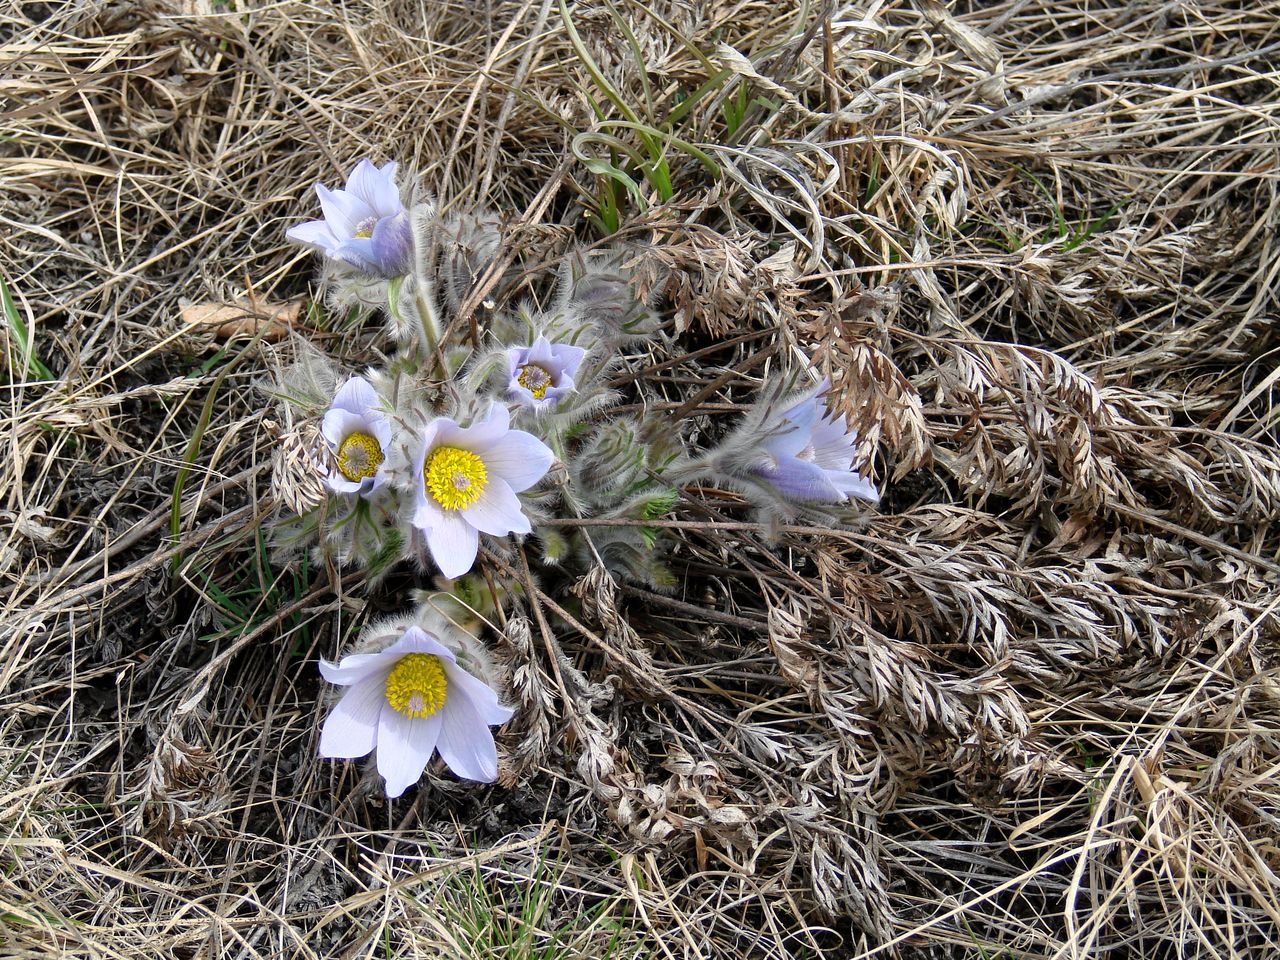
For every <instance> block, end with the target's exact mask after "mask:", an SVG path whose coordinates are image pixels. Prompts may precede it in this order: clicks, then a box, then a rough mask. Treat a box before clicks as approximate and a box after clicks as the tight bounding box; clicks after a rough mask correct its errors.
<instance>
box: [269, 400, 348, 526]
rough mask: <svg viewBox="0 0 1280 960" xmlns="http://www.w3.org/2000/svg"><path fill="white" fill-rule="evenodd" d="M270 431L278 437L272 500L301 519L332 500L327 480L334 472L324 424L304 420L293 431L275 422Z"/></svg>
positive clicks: (274, 458)
mask: <svg viewBox="0 0 1280 960" xmlns="http://www.w3.org/2000/svg"><path fill="white" fill-rule="evenodd" d="M269 429H271V430H272V431H273V432H275V433H276V435H277V440H276V445H275V449H274V450H273V451H272V453H271V496H272V498H273V499H274V500H275V502H276V503H277V504H279V505H280V506H282V507H285V508H287V509H289V510H291V511H292V512H293V513H295V514H297V515H299V516H302V515H303V514H306V513H310V512H311V511H312V510H314V509H315V508H316V507H318V506H320V504H322V503H324V501H325V498H326V497H328V495H329V491H328V490H327V489H326V488H325V485H324V478H325V477H327V476H328V475H329V474H330V472H331V471H332V470H333V464H332V463H331V462H330V461H331V459H332V456H331V454H330V452H329V446H328V444H326V443H325V442H324V437H322V436H321V435H320V421H319V420H318V419H316V418H312V419H309V420H303V421H301V422H300V423H298V424H296V425H295V426H294V427H293V428H292V429H281V428H280V427H279V426H278V425H276V424H275V423H274V422H271V426H270V427H269Z"/></svg>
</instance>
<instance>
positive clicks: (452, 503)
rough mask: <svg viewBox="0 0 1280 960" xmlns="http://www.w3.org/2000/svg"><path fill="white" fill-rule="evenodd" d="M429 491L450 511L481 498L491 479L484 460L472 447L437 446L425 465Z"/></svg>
mask: <svg viewBox="0 0 1280 960" xmlns="http://www.w3.org/2000/svg"><path fill="white" fill-rule="evenodd" d="M422 478H423V480H424V481H426V484H427V491H428V492H429V493H430V494H431V496H433V497H434V498H435V501H436V503H438V504H440V506H442V507H444V508H445V509H446V510H461V509H463V508H464V507H469V506H471V505H472V504H473V503H475V502H476V501H477V500H479V499H480V494H482V493H484V488H485V485H486V484H487V483H488V482H489V471H488V470H486V469H485V467H484V461H483V460H481V459H480V458H479V457H478V456H477V455H476V454H474V453H472V452H471V451H470V450H460V449H458V448H457V447H436V448H435V449H434V450H432V451H431V453H430V454H428V455H427V462H426V463H425V464H424V465H423V468H422Z"/></svg>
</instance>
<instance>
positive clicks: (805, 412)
mask: <svg viewBox="0 0 1280 960" xmlns="http://www.w3.org/2000/svg"><path fill="white" fill-rule="evenodd" d="M829 387H830V384H829V383H827V382H826V381H823V383H822V384H821V386H819V387H818V388H817V389H816V390H812V391H810V392H809V393H808V394H806V395H805V396H803V397H802V398H801V399H800V400H799V401H798V402H796V403H794V404H793V405H792V406H790V407H788V408H787V409H786V410H784V411H782V413H781V414H780V415H779V419H778V422H777V423H776V424H774V428H773V430H772V431H771V432H770V433H769V434H768V435H767V436H766V437H765V438H764V444H763V446H764V453H765V456H764V460H763V462H762V463H760V464H759V465H757V466H756V467H755V469H754V471H753V472H754V473H755V474H756V476H758V477H759V478H760V479H762V480H764V481H765V482H767V483H769V484H770V485H771V486H772V487H774V489H776V490H777V491H778V492H779V493H781V494H782V495H783V496H784V497H787V498H788V499H791V500H798V501H805V502H811V503H844V502H845V501H847V500H849V499H850V498H851V497H860V498H861V499H863V500H870V501H871V502H872V503H874V502H876V501H877V500H879V499H880V491H879V490H877V489H876V486H875V484H874V483H872V482H871V481H870V480H868V479H867V478H866V477H864V476H862V475H861V474H859V473H858V472H857V471H856V470H854V469H853V454H854V446H855V445H856V444H857V442H858V435H857V434H856V433H854V432H852V431H851V430H850V429H849V427H848V424H847V423H846V422H845V418H844V416H843V415H842V414H834V413H832V412H830V410H828V409H827V406H826V404H825V403H823V401H822V394H823V393H825V392H826V391H827V389H829Z"/></svg>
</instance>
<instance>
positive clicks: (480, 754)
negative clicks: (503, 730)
mask: <svg viewBox="0 0 1280 960" xmlns="http://www.w3.org/2000/svg"><path fill="white" fill-rule="evenodd" d="M436 716H441V717H443V718H444V719H443V721H442V723H441V724H440V739H439V741H438V742H437V743H436V748H437V749H438V750H439V751H440V757H441V759H443V760H444V762H445V763H447V764H448V765H449V769H450V770H452V771H453V772H454V773H455V774H457V775H458V776H459V777H462V778H463V779H464V780H477V781H479V782H480V783H493V781H494V780H496V779H498V748H497V746H496V745H495V744H494V742H493V734H492V733H490V732H489V727H488V726H487V725H486V724H485V723H484V721H483V720H482V719H481V717H480V714H479V712H478V711H477V710H476V708H475V707H473V706H472V705H471V700H470V699H468V698H467V697H465V696H464V697H454V698H452V699H449V700H446V701H445V705H444V709H443V710H441V711H440V713H438V714H436Z"/></svg>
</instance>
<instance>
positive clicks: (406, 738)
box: [320, 626, 512, 798]
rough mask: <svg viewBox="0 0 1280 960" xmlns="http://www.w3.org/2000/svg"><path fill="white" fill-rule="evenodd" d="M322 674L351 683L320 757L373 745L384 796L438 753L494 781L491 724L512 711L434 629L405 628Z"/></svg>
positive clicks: (323, 666)
mask: <svg viewBox="0 0 1280 960" xmlns="http://www.w3.org/2000/svg"><path fill="white" fill-rule="evenodd" d="M320 673H321V675H322V676H323V677H324V678H325V679H326V680H328V681H329V682H330V683H335V684H338V685H339V686H343V687H348V688H349V689H348V690H347V692H346V693H345V694H343V696H342V699H341V700H339V701H338V703H337V705H336V706H335V707H334V708H333V711H332V712H331V713H330V714H329V716H328V718H327V719H326V720H325V722H324V729H323V730H322V731H321V733H320V756H322V757H328V758H330V759H354V758H356V757H363V756H365V755H366V754H368V753H369V752H370V751H371V750H374V749H376V750H377V751H378V756H377V764H378V772H379V773H380V774H382V776H383V778H384V779H385V780H386V785H387V796H388V797H392V798H394V797H398V796H400V794H402V793H404V791H405V790H406V789H408V788H409V787H410V786H412V785H413V784H414V783H416V782H417V781H418V778H419V777H421V776H422V771H423V770H425V769H426V768H427V764H428V763H429V762H430V760H431V755H432V754H433V753H434V752H435V751H437V750H438V751H439V752H440V757H441V759H443V760H444V762H445V763H446V764H447V765H448V766H449V769H450V770H452V771H453V772H454V773H455V774H457V775H458V776H459V777H462V778H464V779H466V780H477V781H479V782H481V783H492V782H493V781H494V780H495V779H497V776H498V751H497V747H496V746H495V745H494V742H493V734H492V733H491V732H490V730H489V727H491V726H499V725H501V724H504V723H506V722H507V721H508V720H510V719H511V715H512V710H511V709H510V708H508V707H504V706H502V705H501V704H500V703H499V702H498V695H497V694H496V693H495V692H494V691H493V690H492V689H490V688H489V686H488V685H487V684H486V683H485V682H484V681H483V680H480V679H479V678H477V677H475V676H472V675H471V674H470V673H468V672H467V671H466V670H464V669H463V668H462V667H461V666H459V665H458V662H457V658H456V657H455V655H454V653H453V652H452V651H451V650H449V648H448V647H446V646H445V645H444V644H442V643H441V642H440V640H439V638H438V637H436V636H435V635H434V634H431V633H428V632H427V631H425V630H423V629H422V628H420V627H417V626H411V627H409V628H408V629H406V630H405V632H404V633H403V634H402V635H401V636H400V638H399V639H397V640H396V641H395V642H393V643H392V644H391V645H390V646H388V647H387V648H386V649H384V650H381V651H379V652H377V653H359V654H354V655H352V656H348V657H343V658H342V659H341V660H340V661H339V662H338V663H336V664H334V663H328V662H326V661H324V660H322V661H320Z"/></svg>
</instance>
